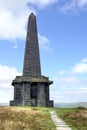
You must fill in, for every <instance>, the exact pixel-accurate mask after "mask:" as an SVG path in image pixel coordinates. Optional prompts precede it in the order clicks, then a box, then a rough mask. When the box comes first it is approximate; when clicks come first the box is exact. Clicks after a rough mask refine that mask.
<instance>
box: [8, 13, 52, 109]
mask: <svg viewBox="0 0 87 130" xmlns="http://www.w3.org/2000/svg"><path fill="white" fill-rule="evenodd" d="M52 83H53V81H49V78H48V77H45V76H42V75H41V68H40V56H39V45H38V34H37V25H36V16H35V15H34V14H33V13H31V14H30V16H29V19H28V28H27V36H26V46H25V55H24V66H23V75H22V76H16V78H15V79H14V80H13V81H12V85H13V86H14V100H13V101H10V106H43V107H53V101H50V100H49V85H50V84H52Z"/></svg>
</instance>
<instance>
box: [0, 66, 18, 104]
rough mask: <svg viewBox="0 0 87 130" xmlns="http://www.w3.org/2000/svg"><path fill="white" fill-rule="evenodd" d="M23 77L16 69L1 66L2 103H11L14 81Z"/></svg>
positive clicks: (0, 93) (0, 86)
mask: <svg viewBox="0 0 87 130" xmlns="http://www.w3.org/2000/svg"><path fill="white" fill-rule="evenodd" d="M17 75H21V73H19V72H18V71H17V70H16V68H15V67H8V66H4V65H0V102H7V101H8V102H9V100H11V98H12V97H13V95H12V94H13V87H12V86H11V82H12V80H13V79H14V78H15V77H16V76H17Z"/></svg>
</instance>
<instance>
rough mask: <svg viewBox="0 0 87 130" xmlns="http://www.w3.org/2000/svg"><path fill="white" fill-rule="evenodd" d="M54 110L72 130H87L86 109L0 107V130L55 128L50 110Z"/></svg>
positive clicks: (54, 129)
mask: <svg viewBox="0 0 87 130" xmlns="http://www.w3.org/2000/svg"><path fill="white" fill-rule="evenodd" d="M52 110H54V111H56V113H57V114H58V116H59V117H60V118H61V119H63V120H64V121H65V122H66V123H67V124H68V125H69V126H70V127H71V128H72V130H87V109H86V108H85V109H84V108H44V107H0V130H56V127H55V125H54V124H53V121H52V120H51V117H50V111H52Z"/></svg>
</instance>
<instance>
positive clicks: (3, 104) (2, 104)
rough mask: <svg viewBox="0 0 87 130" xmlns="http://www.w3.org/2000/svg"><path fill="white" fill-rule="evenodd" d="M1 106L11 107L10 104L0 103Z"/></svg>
mask: <svg viewBox="0 0 87 130" xmlns="http://www.w3.org/2000/svg"><path fill="white" fill-rule="evenodd" d="M0 106H9V103H0Z"/></svg>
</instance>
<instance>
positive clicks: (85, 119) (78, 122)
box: [56, 108, 87, 130]
mask: <svg viewBox="0 0 87 130" xmlns="http://www.w3.org/2000/svg"><path fill="white" fill-rule="evenodd" d="M56 112H57V114H58V116H59V117H60V118H62V119H63V120H64V121H65V122H66V123H67V124H68V125H69V126H70V127H71V128H72V130H87V109H84V108H61V109H56Z"/></svg>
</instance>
